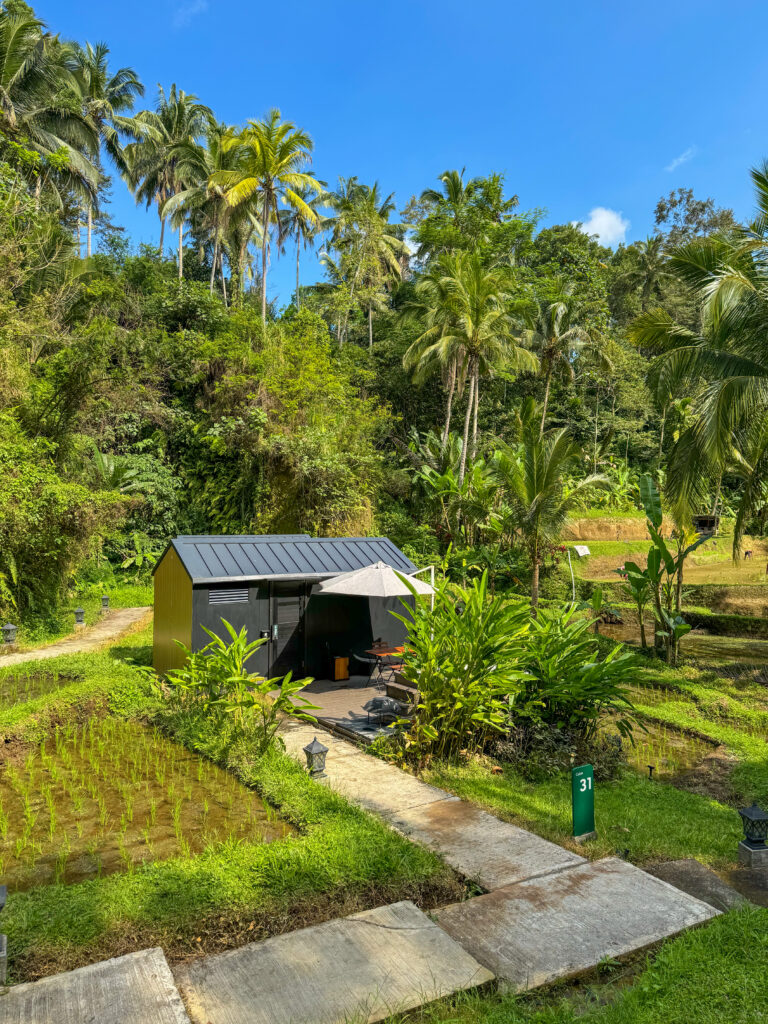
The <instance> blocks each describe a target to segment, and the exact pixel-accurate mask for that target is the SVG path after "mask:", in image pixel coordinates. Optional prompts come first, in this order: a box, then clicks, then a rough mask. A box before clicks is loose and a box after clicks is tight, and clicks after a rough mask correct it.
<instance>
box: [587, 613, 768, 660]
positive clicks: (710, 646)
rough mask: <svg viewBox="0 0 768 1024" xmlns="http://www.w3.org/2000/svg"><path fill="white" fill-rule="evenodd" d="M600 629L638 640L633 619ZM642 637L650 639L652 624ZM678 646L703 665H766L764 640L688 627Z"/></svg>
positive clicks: (605, 633)
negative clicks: (716, 633)
mask: <svg viewBox="0 0 768 1024" xmlns="http://www.w3.org/2000/svg"><path fill="white" fill-rule="evenodd" d="M600 633H601V634H602V636H607V637H609V638H610V639H611V640H621V641H622V642H624V643H631V644H639V643H640V627H639V626H638V625H637V624H633V623H616V624H614V623H610V624H609V623H602V622H601V623H600ZM646 637H647V639H648V642H649V643H651V641H652V638H653V628H652V627H646ZM680 650H681V652H682V653H683V655H685V656H686V657H688V658H695V659H696V661H697V662H701V663H702V664H705V665H721V664H729V663H732V662H737V663H739V664H750V665H763V664H764V665H768V640H756V639H754V638H753V637H741V636H716V635H714V634H712V633H705V632H703V631H702V630H696V629H694V630H691V632H690V633H687V634H686V635H685V636H684V637H683V638H682V640H681V641H680Z"/></svg>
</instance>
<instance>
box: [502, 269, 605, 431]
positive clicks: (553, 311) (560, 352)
mask: <svg viewBox="0 0 768 1024" xmlns="http://www.w3.org/2000/svg"><path fill="white" fill-rule="evenodd" d="M573 292H574V286H573V284H572V283H571V282H566V281H563V280H560V279H559V280H557V282H556V286H555V293H554V296H553V297H552V298H551V299H548V300H545V301H541V300H540V301H538V302H536V303H535V304H534V305H533V306H532V307H531V308H529V309H528V310H527V312H526V315H525V327H524V329H523V330H522V332H521V340H522V341H523V344H524V345H525V346H526V347H527V348H529V349H531V350H532V351H533V352H535V353H536V355H537V356H538V357H539V365H540V373H541V376H542V377H543V379H544V401H543V403H542V408H541V425H540V429H539V433H540V434H543V433H544V425H545V423H546V420H547V409H548V406H549V391H550V387H551V384H552V376H553V374H554V373H555V372H556V371H558V370H559V371H561V372H564V373H566V374H567V375H568V376H570V377H571V378H573V376H574V371H573V360H574V357H575V356H576V355H578V354H579V353H580V352H581V351H582V350H584V349H585V348H590V349H591V350H592V351H593V352H596V353H597V354H598V355H600V358H601V361H602V362H603V363H604V364H606V365H607V366H608V367H610V365H611V364H610V360H609V359H608V358H607V357H606V356H605V355H602V354H600V353H599V350H598V349H597V347H596V344H595V342H594V341H593V339H592V336H591V335H590V333H589V331H587V330H586V329H585V328H584V327H582V326H581V325H580V324H578V323H577V322H576V317H577V309H576V302H575V299H574V294H573Z"/></svg>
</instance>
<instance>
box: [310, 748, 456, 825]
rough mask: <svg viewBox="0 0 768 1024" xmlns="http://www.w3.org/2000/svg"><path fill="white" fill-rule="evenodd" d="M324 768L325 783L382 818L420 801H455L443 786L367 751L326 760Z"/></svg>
mask: <svg viewBox="0 0 768 1024" xmlns="http://www.w3.org/2000/svg"><path fill="white" fill-rule="evenodd" d="M323 741H325V740H324V738H323ZM326 771H327V776H328V777H327V778H326V779H324V780H323V781H324V782H325V784H326V785H327V786H329V787H330V788H331V789H333V790H334V791H335V792H337V793H340V794H341V795H342V796H345V797H346V798H347V799H348V800H351V801H352V802H353V803H356V804H358V805H359V806H360V807H364V808H365V809H366V810H367V811H371V812H372V813H373V814H378V815H379V816H380V817H382V818H384V819H385V820H389V819H390V818H392V817H393V816H395V815H397V814H398V813H399V812H402V811H404V810H407V809H408V808H411V807H419V806H421V805H422V804H432V803H435V801H443V800H450V801H452V802H458V799H457V797H455V796H453V795H452V794H451V793H446V791H445V790H444V789H437V787H436V786H430V785H428V784H427V783H426V782H420V781H419V780H418V779H416V778H414V777H413V775H409V774H408V773H407V772H404V771H402V770H401V769H400V768H396V767H395V766H394V765H391V764H386V763H385V762H384V761H380V760H379V759H378V758H375V757H370V756H368V755H366V754H362V755H361V756H360V757H356V758H352V757H344V758H340V759H338V760H336V761H334V763H333V764H329V765H328V767H327V768H326Z"/></svg>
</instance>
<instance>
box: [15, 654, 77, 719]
mask: <svg viewBox="0 0 768 1024" xmlns="http://www.w3.org/2000/svg"><path fill="white" fill-rule="evenodd" d="M0 667H2V664H1V663H0ZM76 681H77V679H76V677H75V676H67V675H59V673H58V672H39V671H38V672H24V671H18V672H14V673H13V674H10V673H8V674H6V675H0V711H4V710H5V709H6V708H10V707H13V705H14V704H20V703H24V702H26V701H30V700H34V699H35V698H36V697H44V696H45V694H47V693H51V692H52V691H53V690H58V688H59V687H60V686H67V685H68V684H69V683H74V682H76Z"/></svg>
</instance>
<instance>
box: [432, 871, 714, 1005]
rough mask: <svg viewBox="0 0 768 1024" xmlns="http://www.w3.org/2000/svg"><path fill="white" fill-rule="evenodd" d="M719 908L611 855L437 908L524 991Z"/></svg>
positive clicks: (451, 928)
mask: <svg viewBox="0 0 768 1024" xmlns="http://www.w3.org/2000/svg"><path fill="white" fill-rule="evenodd" d="M718 913H719V912H718V911H716V910H715V909H714V908H712V907H710V906H709V905H708V904H706V903H703V902H701V901H700V900H698V899H695V898H694V897H693V896H689V895H688V894H687V893H684V892H681V891H680V890H679V889H676V888H675V887H674V886H671V885H669V884H668V883H666V882H663V881H661V880H660V879H658V878H654V877H653V876H652V875H649V874H647V873H646V872H645V871H641V870H640V868H636V867H634V866H633V865H631V864H627V863H626V862H625V861H622V860H618V859H616V858H613V857H610V858H607V859H606V860H601V861H595V862H593V863H591V864H583V865H578V866H576V867H573V868H570V869H569V870H567V871H563V872H560V873H558V874H553V875H548V876H546V877H544V878H538V879H530V880H528V881H525V882H518V883H516V884H515V885H509V886H505V887H504V888H502V889H496V890H495V891H494V892H490V893H487V894H486V895H484V896H478V897H476V898H475V899H472V900H467V902H465V903H455V904H453V905H451V906H449V907H444V908H443V909H442V910H438V911H436V912H435V914H434V917H435V919H436V921H437V922H438V924H439V925H440V927H441V928H444V929H445V930H446V931H447V932H448V934H449V935H451V936H452V937H453V938H454V939H455V940H456V941H457V942H458V943H460V944H461V945H462V946H463V947H464V948H465V949H466V950H467V951H468V952H469V953H471V954H472V955H473V956H474V957H475V958H476V959H477V960H478V961H479V962H480V963H482V964H484V965H485V966H486V967H487V968H488V969H489V970H490V971H492V972H493V973H494V974H496V976H497V977H498V979H499V981H500V983H501V984H502V985H503V987H506V988H510V989H513V990H516V991H524V990H526V989H531V988H536V987H538V986H539V985H546V984H547V983H549V982H552V981H556V980H558V979H561V978H568V977H572V976H574V975H577V974H581V973H583V972H585V971H588V970H590V969H591V968H593V967H595V966H596V965H597V964H598V963H599V962H600V961H601V960H603V959H605V958H606V957H621V956H625V955H626V954H628V953H631V952H633V951H635V950H638V949H643V948H645V947H646V946H650V945H652V944H653V943H655V942H658V941H659V940H661V939H664V938H667V937H669V936H671V935H676V934H677V933H678V932H681V931H683V930H684V929H686V928H690V927H692V926H694V925H698V924H702V923H703V922H705V921H708V920H710V918H713V917H716V916H717V915H718Z"/></svg>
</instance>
